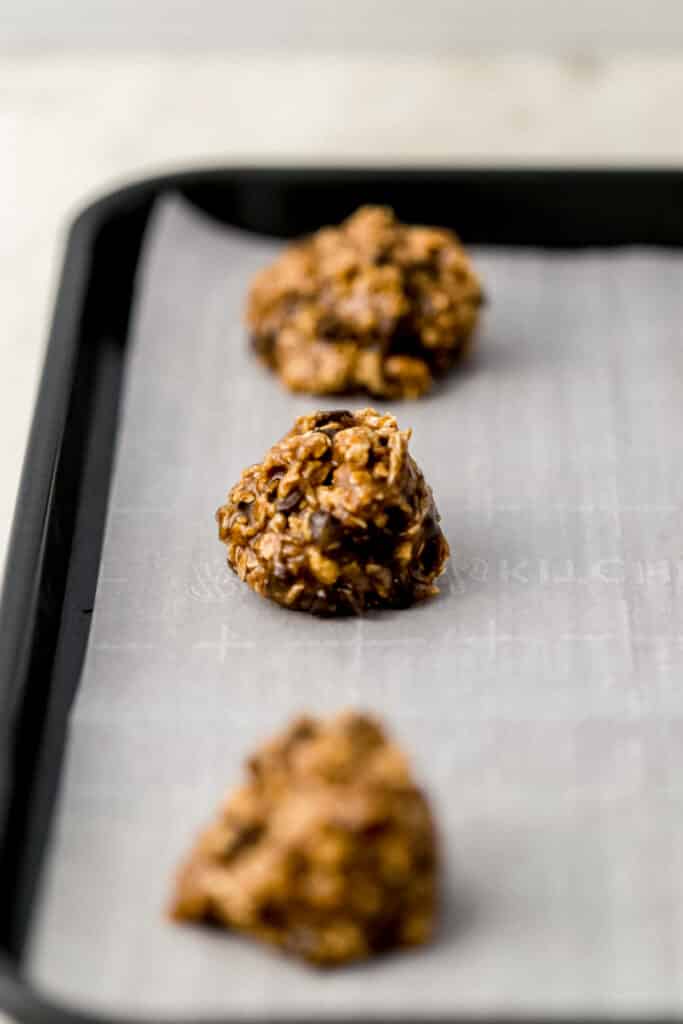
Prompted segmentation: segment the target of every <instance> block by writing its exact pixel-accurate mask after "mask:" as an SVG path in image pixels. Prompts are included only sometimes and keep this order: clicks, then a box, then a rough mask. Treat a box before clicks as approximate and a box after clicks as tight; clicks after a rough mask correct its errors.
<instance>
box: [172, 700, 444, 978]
mask: <svg viewBox="0 0 683 1024" xmlns="http://www.w3.org/2000/svg"><path fill="white" fill-rule="evenodd" d="M247 765H248V775H247V780H246V782H245V784H244V785H243V786H241V787H240V788H239V789H237V790H236V791H235V792H234V793H233V794H232V796H231V797H230V798H229V799H228V800H227V802H226V804H225V806H224V807H223V808H222V810H221V811H220V812H219V814H218V816H217V818H216V820H215V821H214V823H213V824H212V825H210V826H209V827H208V828H207V829H206V830H205V831H204V833H203V834H202V835H201V836H200V838H199V840H198V842H197V844H196V846H195V848H194V850H193V852H192V853H191V855H190V857H189V859H188V860H187V862H186V863H185V864H184V866H183V867H182V868H181V870H180V873H179V875H178V879H177V883H176V887H175V892H174V896H173V901H172V906H171V913H172V915H173V917H175V918H176V919H177V920H181V921H212V922H215V923H219V924H221V925H224V926H225V927H228V928H234V929H237V930H239V931H242V932H246V933H248V934H249V935H252V936H254V937H255V938H257V939H260V940H262V941H264V942H268V943H272V944H274V945H276V946H280V947H282V948H284V949H285V950H287V951H289V952H291V953H294V954H297V955H299V956H301V957H303V958H305V959H306V960H310V961H313V962H314V963H318V964H329V965H332V964H339V963H344V962H347V961H352V960H358V959H361V958H364V957H367V956H370V955H372V954H374V953H380V952H383V951H385V950H389V949H393V948H395V947H401V946H412V945H416V944H419V943H423V942H425V941H426V940H427V939H428V938H429V936H430V934H431V932H432V928H433V924H434V916H435V905H436V896H437V892H436V888H437V851H436V840H435V832H434V825H433V821H432V816H431V813H430V809H429V805H428V803H427V801H426V799H425V797H424V796H423V794H422V793H421V791H420V790H419V789H418V788H417V787H416V786H415V783H414V782H413V780H412V778H411V773H410V770H409V767H408V764H407V762H406V759H405V757H404V756H403V754H402V753H401V751H400V750H399V749H398V747H396V746H395V745H394V744H393V743H390V742H389V741H388V740H387V738H386V736H385V735H384V732H383V731H382V729H381V728H380V726H379V725H378V724H377V723H376V722H375V721H373V719H371V718H368V717H367V716H365V715H360V714H356V713H346V714H344V715H340V716H339V717H337V718H334V719H332V720H331V721H329V722H320V721H317V720H315V719H312V718H303V719H301V720H299V721H297V722H295V723H294V724H293V725H291V726H290V728H289V729H287V730H286V731H285V732H284V733H283V734H282V735H281V736H279V737H277V738H275V739H274V740H272V741H271V742H270V743H268V744H266V745H265V746H264V747H263V748H262V749H261V750H259V751H258V752H257V753H256V754H255V755H254V756H253V757H251V758H250V759H249V761H248V762H247Z"/></svg>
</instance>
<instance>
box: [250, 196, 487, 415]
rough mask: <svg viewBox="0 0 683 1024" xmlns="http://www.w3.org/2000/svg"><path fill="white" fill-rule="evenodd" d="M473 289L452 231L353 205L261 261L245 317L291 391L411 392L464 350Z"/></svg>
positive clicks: (472, 320) (474, 305) (421, 389)
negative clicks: (336, 222) (333, 222)
mask: <svg viewBox="0 0 683 1024" xmlns="http://www.w3.org/2000/svg"><path fill="white" fill-rule="evenodd" d="M481 301H482V292H481V287H480V285H479V280H478V278H477V276H476V274H475V273H474V270H473V269H472V265H471V263H470V260H469V258H468V256H467V254H466V252H465V250H464V249H463V247H462V245H461V244H460V242H459V240H458V238H457V237H456V235H455V234H454V233H453V232H452V231H449V230H447V229H445V228H432V227H417V226H415V227H414V226H409V225H405V224H402V223H400V222H399V221H398V220H397V219H396V217H395V215H394V213H393V211H392V210H391V209H389V208H388V207H383V206H364V207H361V209H359V210H358V211H357V212H356V213H355V214H353V216H352V217H349V218H348V220H346V221H344V222H343V223H342V224H341V225H340V226H339V227H326V228H322V229H321V230H320V231H317V232H316V233H315V234H313V235H311V236H310V237H309V238H307V239H305V240H304V241H301V242H297V243H295V244H293V245H290V246H289V247H288V248H286V249H285V251H284V252H283V253H282V255H281V256H280V257H279V259H278V260H276V262H275V263H273V264H272V265H271V266H270V267H267V268H266V269H265V270H263V271H261V273H259V274H258V275H257V277H256V278H255V280H254V282H253V285H252V288H251V291H250V294H249V300H248V307H247V322H248V325H249V329H250V331H251V337H252V341H253V345H254V347H255V349H256V352H257V353H258V354H259V356H260V357H261V358H262V359H263V360H264V361H265V362H266V363H267V365H268V366H270V367H271V368H272V369H274V370H275V371H276V372H277V374H278V375H279V377H280V379H281V380H282V381H283V383H284V384H285V385H286V386H287V387H288V388H290V389H291V390H292V391H307V392H311V393H313V394H334V393H343V392H354V391H368V392H370V394H373V395H378V396H384V397H391V398H416V397H418V396H419V395H422V394H424V393H425V392H426V391H429V389H430V387H431V386H432V382H433V379H434V378H435V377H438V376H440V375H442V374H443V373H445V372H446V371H447V370H448V369H449V367H451V366H452V365H453V363H454V362H455V361H456V360H458V359H460V358H461V357H462V356H463V355H464V353H465V352H466V351H467V349H468V348H469V346H470V344H471V341H472V335H473V331H474V327H475V324H476V322H477V317H478V312H479V306H480V305H481Z"/></svg>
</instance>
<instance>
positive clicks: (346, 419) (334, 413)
mask: <svg viewBox="0 0 683 1024" xmlns="http://www.w3.org/2000/svg"><path fill="white" fill-rule="evenodd" d="M313 422H314V426H315V427H316V429H318V428H319V427H324V426H326V425H327V424H328V423H339V424H341V426H340V429H342V430H343V429H344V427H352V426H353V424H354V419H353V413H351V412H349V410H348V409H332V410H331V411H330V412H318V413H316V415H315V419H314V421H313Z"/></svg>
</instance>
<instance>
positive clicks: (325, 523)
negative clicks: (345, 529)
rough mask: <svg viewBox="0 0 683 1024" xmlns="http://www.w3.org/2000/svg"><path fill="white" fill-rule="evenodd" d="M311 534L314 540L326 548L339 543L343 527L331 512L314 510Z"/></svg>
mask: <svg viewBox="0 0 683 1024" xmlns="http://www.w3.org/2000/svg"><path fill="white" fill-rule="evenodd" d="M310 522H311V535H312V537H313V540H314V541H315V542H316V543H317V544H319V545H320V547H321V548H322V549H323V550H325V548H329V546H330V545H331V544H335V543H338V542H339V540H340V539H341V536H342V529H341V527H340V525H339V523H338V522H337V520H336V519H335V518H334V516H331V515H330V513H329V512H314V513H313V515H312V516H311V520H310Z"/></svg>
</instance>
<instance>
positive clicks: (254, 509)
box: [216, 409, 449, 615]
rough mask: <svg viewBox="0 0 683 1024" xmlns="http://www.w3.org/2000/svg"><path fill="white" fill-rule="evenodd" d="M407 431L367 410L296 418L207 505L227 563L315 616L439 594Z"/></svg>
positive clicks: (440, 553) (434, 536)
mask: <svg viewBox="0 0 683 1024" xmlns="http://www.w3.org/2000/svg"><path fill="white" fill-rule="evenodd" d="M410 433H411V432H410V431H409V430H399V429H398V425H397V423H396V420H395V419H394V417H393V416H383V415H380V413H377V412H375V410H374V409H364V410H362V411H361V412H357V413H351V412H347V411H345V410H340V411H339V410H338V411H334V412H316V413H313V414H312V415H309V416H300V417H299V418H298V419H297V420H296V422H295V424H294V426H293V428H292V429H291V430H290V431H289V433H288V434H286V435H285V436H284V437H283V439H282V440H281V441H280V442H278V444H276V445H274V446H273V447H272V448H271V449H270V451H269V452H268V454H267V455H266V457H265V458H264V460H263V462H260V463H258V464H257V465H255V466H250V467H249V468H248V469H245V471H244V472H243V473H242V477H241V479H240V481H239V483H237V484H236V485H235V486H234V487H233V488H232V490H231V491H230V494H229V495H228V501H227V504H225V505H223V506H222V507H221V508H219V509H218V512H217V513H216V517H217V520H218V528H219V536H220V539H221V540H222V541H224V542H225V544H226V545H227V548H228V564H229V565H230V566H231V568H232V569H233V570H234V571H235V572H236V573H237V575H238V576H239V577H240V579H242V580H244V581H245V582H246V583H248V584H249V586H250V587H252V588H253V589H254V590H255V591H256V592H257V593H258V594H261V595H262V596H263V597H269V598H271V599H272V600H273V601H278V602H279V603H280V604H283V605H285V606H286V607H288V608H295V609H298V610H301V611H308V612H313V613H315V614H319V615H338V614H348V613H361V612H363V611H364V610H365V609H369V608H381V607H405V606H406V605H409V604H411V603H412V602H414V601H418V600H421V599H422V598H425V597H429V596H430V595H433V594H436V593H437V592H438V588H437V587H436V586H435V581H436V579H437V578H438V577H439V576H440V575H441V573H442V572H443V570H444V566H445V563H446V560H447V559H448V555H449V549H448V544H447V542H446V539H445V537H444V535H443V533H442V532H441V529H440V527H439V513H438V512H437V510H436V506H435V504H434V498H433V496H432V492H431V490H430V488H429V487H428V486H427V484H426V482H425V479H424V477H423V475H422V473H421V472H420V470H419V468H418V466H417V465H416V463H415V462H414V460H413V459H412V457H411V456H410V454H409V452H408V441H409V439H410Z"/></svg>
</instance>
